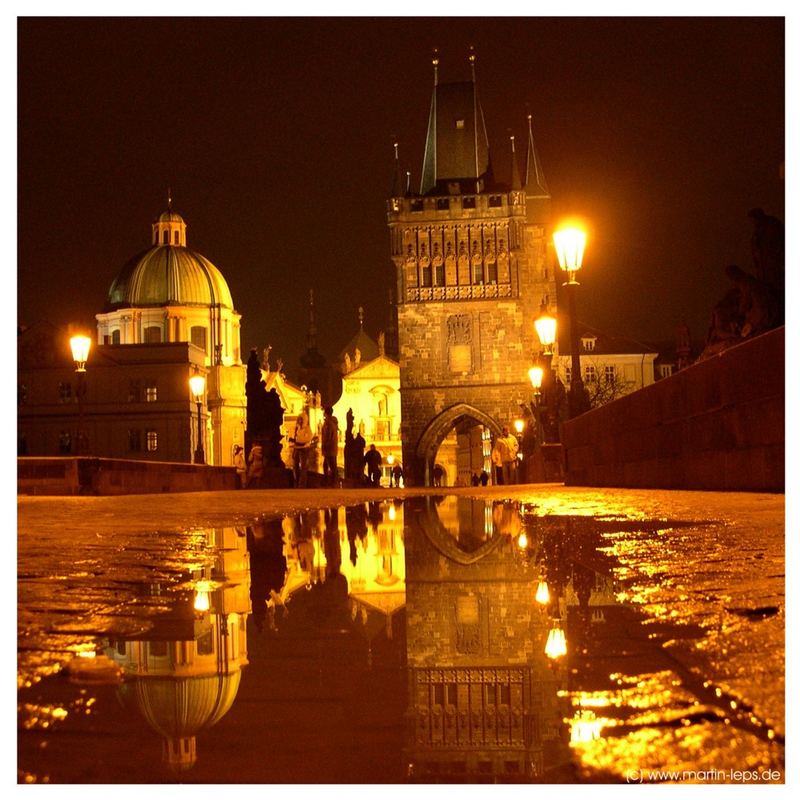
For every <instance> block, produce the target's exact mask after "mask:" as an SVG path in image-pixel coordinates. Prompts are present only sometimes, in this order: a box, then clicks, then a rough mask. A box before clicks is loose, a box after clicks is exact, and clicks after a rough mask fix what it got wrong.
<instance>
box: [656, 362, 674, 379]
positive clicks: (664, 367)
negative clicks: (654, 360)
mask: <svg viewBox="0 0 800 800" xmlns="http://www.w3.org/2000/svg"><path fill="white" fill-rule="evenodd" d="M673 368H674V364H659V365H658V374H659V376H660V377H661V378H669V376H670V375H672V370H673Z"/></svg>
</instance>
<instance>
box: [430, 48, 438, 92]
mask: <svg viewBox="0 0 800 800" xmlns="http://www.w3.org/2000/svg"><path fill="white" fill-rule="evenodd" d="M431 64H433V85H434V86H438V85H439V48H438V47H434V48H433V59H432V60H431Z"/></svg>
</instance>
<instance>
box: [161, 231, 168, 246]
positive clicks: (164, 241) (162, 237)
mask: <svg viewBox="0 0 800 800" xmlns="http://www.w3.org/2000/svg"><path fill="white" fill-rule="evenodd" d="M161 241H162V242H163V243H164V244H169V231H164V233H162V234H161Z"/></svg>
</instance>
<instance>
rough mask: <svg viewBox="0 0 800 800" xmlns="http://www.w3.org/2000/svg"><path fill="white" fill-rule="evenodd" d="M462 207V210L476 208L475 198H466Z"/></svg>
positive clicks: (462, 201)
mask: <svg viewBox="0 0 800 800" xmlns="http://www.w3.org/2000/svg"><path fill="white" fill-rule="evenodd" d="M461 207H462V208H475V198H474V197H465V198H463V199H462V200H461Z"/></svg>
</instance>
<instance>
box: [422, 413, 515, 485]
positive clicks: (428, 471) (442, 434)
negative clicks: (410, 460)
mask: <svg viewBox="0 0 800 800" xmlns="http://www.w3.org/2000/svg"><path fill="white" fill-rule="evenodd" d="M468 420H469V421H472V422H473V423H474V424H476V425H483V427H484V428H487V429H488V430H489V431H491V433H492V437H493V438H495V437H497V436H499V435H500V433H501V432H502V428H501V426H500V425H499V424H498V423H497V421H496V420H494V419H493V418H492V417H490V416H489V415H488V414H486V413H485V412H483V411H481V410H479V409H477V408H475V407H474V406H471V405H469V404H467V403H455V404H454V405H452V406H450V407H449V408H446V409H445V410H444V411H442V412H441V413H440V414H438V415H437V416H436V417H434V418H433V419H432V420H431V421H430V422H429V423H428V425H427V427H426V428H425V430H424V431H423V433H422V436H420V438H419V442H418V443H417V448H416V453H415V455H416V457H417V459H418V462H419V463H422V464H424V469H425V473H424V485H425V486H431V485H432V484H433V465H434V461H435V459H436V454H437V452H438V450H439V447H440V446H441V444H442V442H443V441H444V440H445V438H446V437H447V435H448V434H449V433H450V432H451V431H452V430H453V429H454V428H455V427H456V426H457V425H458V424H459V423H461V422H466V421H468Z"/></svg>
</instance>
